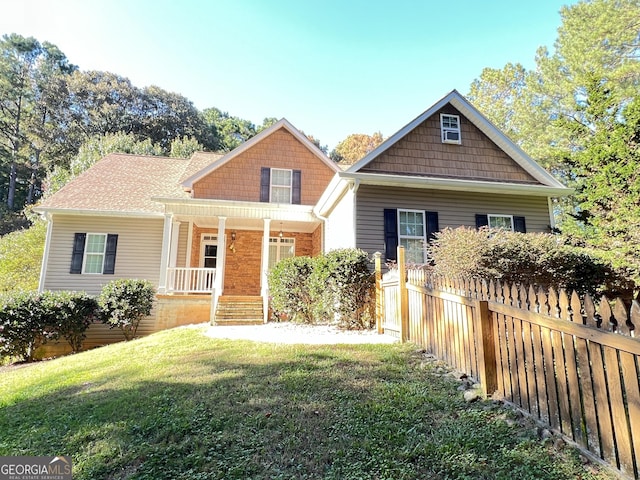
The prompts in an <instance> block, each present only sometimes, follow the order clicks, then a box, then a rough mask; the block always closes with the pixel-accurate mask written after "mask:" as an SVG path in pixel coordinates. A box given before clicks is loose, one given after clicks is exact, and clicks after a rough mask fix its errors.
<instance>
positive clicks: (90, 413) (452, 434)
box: [0, 329, 611, 480]
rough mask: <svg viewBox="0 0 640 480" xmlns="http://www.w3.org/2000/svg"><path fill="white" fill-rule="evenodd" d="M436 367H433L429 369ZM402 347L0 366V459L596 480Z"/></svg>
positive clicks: (149, 351)
mask: <svg viewBox="0 0 640 480" xmlns="http://www.w3.org/2000/svg"><path fill="white" fill-rule="evenodd" d="M438 369H439V370H438ZM439 371H440V372H441V371H442V365H439V364H438V363H434V362H428V361H426V360H425V359H424V356H423V355H422V354H420V353H418V352H416V351H415V347H412V346H408V345H397V344H396V345H348V346H347V345H342V346H324V345H323V346H302V345H274V344H262V343H253V342H248V341H231V340H214V339H211V338H208V337H206V336H204V335H203V334H202V331H201V330H198V329H175V330H170V331H165V332H161V333H158V334H155V335H152V336H149V337H146V338H143V339H139V340H135V341H133V342H129V343H122V344H117V345H111V346H108V347H103V348H100V349H96V350H93V351H90V352H85V353H81V354H77V355H73V356H68V357H64V358H60V359H56V360H51V361H47V362H41V363H37V364H33V365H28V366H24V367H20V368H8V369H7V368H5V369H4V370H2V371H0V456H11V455H61V454H68V455H71V456H72V457H73V464H74V465H73V466H74V472H73V473H74V479H124V478H131V479H134V478H135V479H394V480H402V479H424V478H431V479H471V478H473V479H475V478H487V479H501V478H505V479H507V478H508V479H515V478H517V479H527V478H530V479H567V478H580V479H604V478H611V477H609V476H607V475H606V474H605V472H598V470H597V469H596V468H595V467H594V466H593V465H588V466H583V465H582V464H581V462H580V459H579V458H578V455H577V454H576V453H575V452H573V451H572V450H571V449H568V448H566V449H563V450H562V451H560V452H558V451H556V450H554V449H553V447H552V445H551V443H550V442H543V441H541V440H539V439H538V438H537V436H536V435H535V431H534V430H535V429H534V428H532V427H531V426H528V427H527V426H523V425H522V424H521V423H519V422H518V421H514V419H515V416H513V414H511V413H510V412H509V411H508V410H506V409H504V408H502V407H501V406H499V405H495V404H493V403H492V402H477V403H472V404H467V403H465V402H464V401H463V399H462V395H461V392H459V391H458V390H457V385H458V384H457V383H456V381H455V379H453V378H452V377H451V376H449V375H442V374H440V373H438V372H439Z"/></svg>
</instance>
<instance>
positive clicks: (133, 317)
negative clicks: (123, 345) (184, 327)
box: [98, 279, 155, 340]
mask: <svg viewBox="0 0 640 480" xmlns="http://www.w3.org/2000/svg"><path fill="white" fill-rule="evenodd" d="M154 297H155V288H154V286H153V285H152V284H151V282H149V281H147V280H135V279H119V280H113V281H111V282H109V283H107V284H106V285H105V286H104V287H103V288H102V291H101V292H100V296H99V297H98V315H99V318H100V320H101V321H102V322H103V323H105V324H107V325H109V328H119V329H120V330H121V331H122V334H123V335H124V338H125V340H131V339H133V338H135V336H136V332H137V330H138V326H139V325H140V321H141V320H142V319H143V318H144V317H145V316H147V315H149V314H150V313H151V309H152V307H153V299H154Z"/></svg>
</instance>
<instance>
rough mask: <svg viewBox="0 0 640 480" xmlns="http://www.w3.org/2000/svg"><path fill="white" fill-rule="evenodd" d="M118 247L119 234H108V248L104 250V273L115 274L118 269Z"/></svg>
mask: <svg viewBox="0 0 640 480" xmlns="http://www.w3.org/2000/svg"><path fill="white" fill-rule="evenodd" d="M117 248H118V235H113V234H109V235H107V248H106V250H105V252H104V266H103V267H102V273H104V274H105V275H113V272H114V271H115V269H116V250H117Z"/></svg>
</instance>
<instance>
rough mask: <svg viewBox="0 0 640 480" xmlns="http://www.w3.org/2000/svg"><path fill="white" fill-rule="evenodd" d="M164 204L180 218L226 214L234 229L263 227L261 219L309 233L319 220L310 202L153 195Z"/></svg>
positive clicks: (201, 219)
mask: <svg viewBox="0 0 640 480" xmlns="http://www.w3.org/2000/svg"><path fill="white" fill-rule="evenodd" d="M152 200H153V201H155V202H158V203H160V204H163V205H164V208H165V213H167V214H172V215H173V216H174V217H176V218H178V219H181V220H188V219H189V220H194V221H196V222H197V223H200V224H205V223H212V222H213V221H214V219H216V218H218V217H226V218H228V219H229V220H230V221H231V222H232V225H233V226H234V227H236V228H240V227H246V228H258V229H261V228H263V220H265V219H270V220H272V221H273V222H278V223H277V224H273V225H274V229H278V228H280V227H281V226H282V225H284V229H285V230H296V231H302V232H312V231H313V230H314V229H315V228H316V227H317V225H319V224H320V223H321V220H320V219H319V218H318V217H317V216H316V215H315V214H314V213H313V207H312V206H309V205H292V204H276V203H264V202H239V201H233V200H218V199H205V198H173V197H153V198H152Z"/></svg>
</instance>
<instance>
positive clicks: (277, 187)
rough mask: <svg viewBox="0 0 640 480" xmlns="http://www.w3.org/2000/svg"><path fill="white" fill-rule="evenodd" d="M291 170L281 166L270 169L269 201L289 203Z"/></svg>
mask: <svg viewBox="0 0 640 480" xmlns="http://www.w3.org/2000/svg"><path fill="white" fill-rule="evenodd" d="M292 177H293V175H292V171H291V170H284V169H281V168H272V169H271V187H270V192H271V194H270V196H269V198H270V200H269V201H270V202H271V203H291V191H292V188H291V187H292V185H291V180H292Z"/></svg>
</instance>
